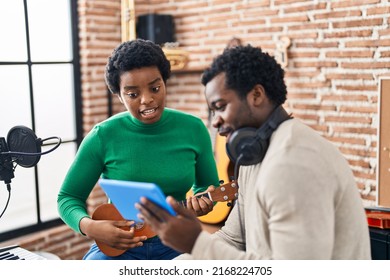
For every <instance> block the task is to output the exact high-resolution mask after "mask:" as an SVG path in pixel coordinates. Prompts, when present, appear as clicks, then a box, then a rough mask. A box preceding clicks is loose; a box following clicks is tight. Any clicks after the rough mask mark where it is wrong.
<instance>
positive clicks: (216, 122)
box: [211, 114, 223, 128]
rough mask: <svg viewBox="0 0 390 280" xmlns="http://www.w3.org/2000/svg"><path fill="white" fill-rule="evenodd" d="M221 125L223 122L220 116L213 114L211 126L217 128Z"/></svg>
mask: <svg viewBox="0 0 390 280" xmlns="http://www.w3.org/2000/svg"><path fill="white" fill-rule="evenodd" d="M222 123H223V120H222V118H221V116H220V115H218V114H215V116H214V117H213V120H212V122H211V124H212V126H213V127H215V128H218V127H220V126H221V125H222Z"/></svg>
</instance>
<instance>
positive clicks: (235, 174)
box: [234, 154, 246, 250]
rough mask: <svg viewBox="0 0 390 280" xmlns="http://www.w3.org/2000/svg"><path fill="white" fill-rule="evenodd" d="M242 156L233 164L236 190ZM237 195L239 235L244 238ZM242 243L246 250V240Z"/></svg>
mask: <svg viewBox="0 0 390 280" xmlns="http://www.w3.org/2000/svg"><path fill="white" fill-rule="evenodd" d="M242 158H243V154H240V155H239V156H238V158H237V160H236V163H235V165H234V178H235V180H236V184H237V189H238V190H239V189H240V186H239V185H238V168H239V166H240V161H241V160H242ZM239 196H240V195H238V197H237V199H236V207H237V212H238V220H239V222H240V231H241V236H242V238H243V239H244V238H245V233H244V227H243V225H242V220H241V211H240V205H239V201H240V199H239ZM245 239H246V238H245ZM244 245H245V248H244V250H246V241H245V243H244Z"/></svg>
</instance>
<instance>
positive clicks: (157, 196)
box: [98, 179, 176, 222]
mask: <svg viewBox="0 0 390 280" xmlns="http://www.w3.org/2000/svg"><path fill="white" fill-rule="evenodd" d="M98 183H99V185H100V186H101V187H102V189H103V191H104V192H105V193H106V195H107V196H108V198H109V199H110V200H111V202H112V203H113V204H114V205H115V207H116V209H118V211H119V213H121V215H122V217H123V218H125V219H126V220H132V221H136V222H142V221H141V220H140V219H139V218H138V217H137V214H138V213H139V211H138V209H136V208H135V206H134V204H135V203H139V201H140V198H141V197H142V196H144V197H146V198H147V199H149V200H150V201H152V202H154V203H155V204H157V205H158V206H160V207H161V208H163V209H165V210H166V211H167V212H168V213H169V214H171V215H173V216H176V212H175V210H173V208H172V206H171V205H169V204H168V203H167V202H166V200H165V198H166V197H165V195H164V193H163V192H162V191H161V189H160V187H159V186H158V185H156V184H154V183H145V182H134V181H122V180H112V179H100V180H99V182H98Z"/></svg>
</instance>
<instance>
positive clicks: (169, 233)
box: [135, 196, 202, 253]
mask: <svg viewBox="0 0 390 280" xmlns="http://www.w3.org/2000/svg"><path fill="white" fill-rule="evenodd" d="M167 202H168V203H169V204H170V205H172V207H173V209H174V210H175V212H176V213H177V216H172V215H170V214H169V213H168V212H166V211H165V210H163V209H162V208H160V207H159V206H157V205H156V204H154V203H153V202H151V201H150V200H147V199H146V198H145V197H142V198H141V200H140V203H137V204H136V205H135V207H136V208H137V209H138V210H139V211H140V214H139V215H138V216H139V218H140V219H142V220H143V221H145V222H146V223H148V224H149V225H150V226H151V227H152V229H153V231H154V232H155V233H157V235H158V236H159V237H160V239H161V240H162V242H163V244H165V245H167V246H169V247H171V248H173V249H175V250H176V251H179V252H183V253H191V251H192V248H193V246H194V244H195V241H196V239H197V238H198V236H199V234H200V232H201V231H202V226H201V224H200V222H199V220H198V218H197V217H196V216H195V215H194V213H193V212H192V211H190V210H188V209H185V208H183V207H182V206H180V205H179V204H178V203H177V201H176V200H175V199H174V198H173V197H171V196H169V197H167Z"/></svg>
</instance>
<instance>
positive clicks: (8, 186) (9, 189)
mask: <svg viewBox="0 0 390 280" xmlns="http://www.w3.org/2000/svg"><path fill="white" fill-rule="evenodd" d="M7 190H8V199H7V203H6V204H5V207H4V209H3V212H1V214H0V219H1V217H3V214H4V212H5V210H7V208H8V203H9V201H10V199H11V184H9V183H7Z"/></svg>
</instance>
